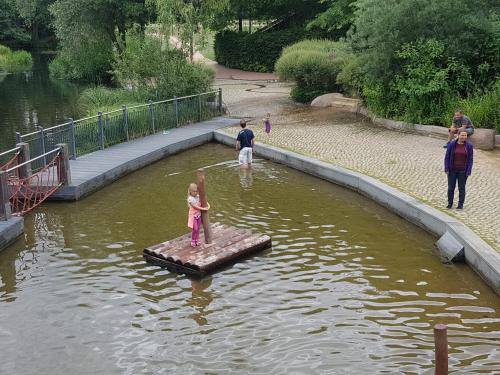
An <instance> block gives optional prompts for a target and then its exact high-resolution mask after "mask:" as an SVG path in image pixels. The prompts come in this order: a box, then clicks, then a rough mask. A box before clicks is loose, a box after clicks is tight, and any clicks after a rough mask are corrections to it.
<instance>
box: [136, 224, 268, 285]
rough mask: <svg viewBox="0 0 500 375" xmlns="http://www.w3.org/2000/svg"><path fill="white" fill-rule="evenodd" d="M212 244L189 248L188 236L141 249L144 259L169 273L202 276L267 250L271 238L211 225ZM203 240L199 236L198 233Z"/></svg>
mask: <svg viewBox="0 0 500 375" xmlns="http://www.w3.org/2000/svg"><path fill="white" fill-rule="evenodd" d="M211 228H212V236H213V243H211V244H210V245H207V244H202V245H200V246H197V247H192V246H191V233H188V234H185V235H183V236H181V237H177V238H175V239H173V240H170V241H166V242H163V243H160V244H157V245H153V246H150V247H147V248H146V249H144V252H143V254H144V258H145V259H146V260H147V261H148V262H151V263H153V264H156V265H159V266H162V267H166V268H167V269H168V270H169V271H172V272H177V273H185V274H188V275H193V276H205V275H206V274H208V273H211V272H213V271H214V270H215V269H217V268H219V267H221V266H224V265H227V264H230V263H233V262H234V261H235V260H236V259H238V258H241V257H244V256H247V255H250V254H252V253H255V252H257V251H260V250H264V249H266V248H268V247H270V246H271V237H269V236H267V235H262V234H258V233H252V232H251V231H250V230H249V229H240V228H236V227H232V226H228V225H223V224H212V226H211ZM200 239H203V232H202V233H200Z"/></svg>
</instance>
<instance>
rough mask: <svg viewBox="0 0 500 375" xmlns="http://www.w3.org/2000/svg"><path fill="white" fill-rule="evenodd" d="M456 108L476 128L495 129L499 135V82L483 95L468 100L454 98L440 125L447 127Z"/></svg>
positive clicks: (470, 97) (473, 96)
mask: <svg viewBox="0 0 500 375" xmlns="http://www.w3.org/2000/svg"><path fill="white" fill-rule="evenodd" d="M456 108H460V109H462V111H463V112H464V113H465V114H467V116H468V117H470V119H471V120H472V122H473V123H474V126H475V127H477V128H484V129H496V130H497V133H499V134H500V80H497V82H496V84H495V86H494V87H493V89H492V90H491V91H489V92H486V93H484V94H476V95H471V96H469V97H468V98H465V99H460V98H456V99H455V100H453V101H451V102H450V105H449V108H448V110H447V111H446V112H445V116H443V118H442V120H441V123H442V124H443V125H446V126H447V125H448V124H449V123H450V119H451V118H452V117H453V112H454V111H455V109H456Z"/></svg>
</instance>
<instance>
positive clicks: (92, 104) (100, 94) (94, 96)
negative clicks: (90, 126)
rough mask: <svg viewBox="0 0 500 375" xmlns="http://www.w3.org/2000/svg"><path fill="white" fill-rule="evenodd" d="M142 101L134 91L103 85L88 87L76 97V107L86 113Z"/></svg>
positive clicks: (104, 110)
mask: <svg viewBox="0 0 500 375" xmlns="http://www.w3.org/2000/svg"><path fill="white" fill-rule="evenodd" d="M144 103H145V98H143V97H141V96H140V95H138V94H136V93H134V92H131V91H128V90H123V89H112V88H108V87H104V86H96V87H92V88H88V89H86V90H84V91H83V92H82V93H81V94H80V97H79V98H78V107H79V108H80V109H81V110H82V111H83V112H84V113H85V114H86V115H95V114H96V113H97V112H108V111H112V110H115V109H119V108H121V106H122V105H127V106H132V105H137V104H144Z"/></svg>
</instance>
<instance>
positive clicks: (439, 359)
mask: <svg viewBox="0 0 500 375" xmlns="http://www.w3.org/2000/svg"><path fill="white" fill-rule="evenodd" d="M446 329H447V327H446V325H445V324H436V325H435V326H434V358H435V362H436V370H435V371H434V374H435V375H448V338H447V335H446Z"/></svg>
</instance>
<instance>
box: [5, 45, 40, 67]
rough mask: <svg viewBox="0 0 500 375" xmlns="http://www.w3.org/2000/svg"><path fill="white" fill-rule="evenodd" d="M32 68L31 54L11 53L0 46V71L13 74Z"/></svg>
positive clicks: (7, 48) (24, 52) (22, 52)
mask: <svg viewBox="0 0 500 375" xmlns="http://www.w3.org/2000/svg"><path fill="white" fill-rule="evenodd" d="M32 66H33V59H32V57H31V54H30V53H29V52H26V51H12V50H11V49H10V48H9V47H6V46H3V45H0V71H4V72H8V73H14V72H20V71H24V70H30V69H31V67H32Z"/></svg>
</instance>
